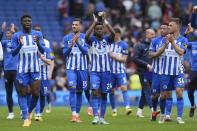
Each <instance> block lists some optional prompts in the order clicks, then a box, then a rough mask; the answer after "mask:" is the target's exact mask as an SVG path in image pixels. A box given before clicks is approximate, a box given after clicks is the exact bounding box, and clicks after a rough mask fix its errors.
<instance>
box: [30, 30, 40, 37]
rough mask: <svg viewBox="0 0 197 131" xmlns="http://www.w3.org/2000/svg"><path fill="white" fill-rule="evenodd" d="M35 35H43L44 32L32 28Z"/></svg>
mask: <svg viewBox="0 0 197 131" xmlns="http://www.w3.org/2000/svg"><path fill="white" fill-rule="evenodd" d="M31 32H32V34H33V35H38V36H42V32H40V31H37V30H31Z"/></svg>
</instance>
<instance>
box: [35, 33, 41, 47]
mask: <svg viewBox="0 0 197 131" xmlns="http://www.w3.org/2000/svg"><path fill="white" fill-rule="evenodd" d="M34 42H35V43H36V44H37V45H38V44H40V38H39V37H38V36H37V35H35V36H34Z"/></svg>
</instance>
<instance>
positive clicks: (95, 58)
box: [93, 54, 97, 71]
mask: <svg viewBox="0 0 197 131" xmlns="http://www.w3.org/2000/svg"><path fill="white" fill-rule="evenodd" d="M94 56H95V66H96V68H95V71H97V55H96V54H95V55H94ZM93 66H94V65H93Z"/></svg>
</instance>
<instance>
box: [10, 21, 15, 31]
mask: <svg viewBox="0 0 197 131" xmlns="http://www.w3.org/2000/svg"><path fill="white" fill-rule="evenodd" d="M11 31H12V32H15V29H14V24H13V23H11Z"/></svg>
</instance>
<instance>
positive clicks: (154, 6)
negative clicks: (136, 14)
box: [148, 1, 162, 20]
mask: <svg viewBox="0 0 197 131" xmlns="http://www.w3.org/2000/svg"><path fill="white" fill-rule="evenodd" d="M148 17H149V18H150V20H155V19H161V17H162V11H161V8H160V7H159V6H158V3H157V1H152V2H151V6H150V7H149V8H148Z"/></svg>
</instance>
